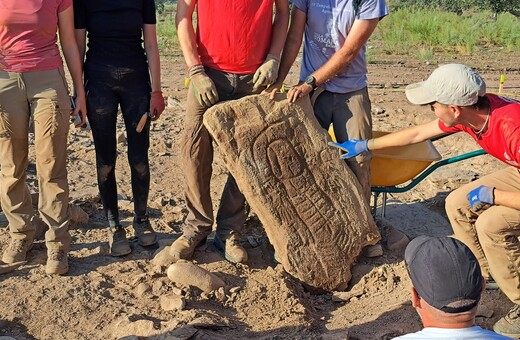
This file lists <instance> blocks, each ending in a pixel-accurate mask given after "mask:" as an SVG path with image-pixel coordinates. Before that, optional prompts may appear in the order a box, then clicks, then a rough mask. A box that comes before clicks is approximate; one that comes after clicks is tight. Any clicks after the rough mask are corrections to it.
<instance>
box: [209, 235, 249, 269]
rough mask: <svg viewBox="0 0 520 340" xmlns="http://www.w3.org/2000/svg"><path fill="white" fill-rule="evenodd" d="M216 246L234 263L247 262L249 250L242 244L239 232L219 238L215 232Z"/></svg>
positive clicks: (214, 242) (214, 241) (214, 240)
mask: <svg viewBox="0 0 520 340" xmlns="http://www.w3.org/2000/svg"><path fill="white" fill-rule="evenodd" d="M213 244H214V245H215V247H216V248H217V249H218V250H220V251H223V252H224V257H225V258H226V260H228V261H229V262H232V263H246V262H247V251H246V250H245V249H244V247H242V246H241V245H240V236H239V234H237V233H231V234H229V235H228V236H227V237H226V238H222V239H221V238H219V237H218V236H217V235H216V234H215V238H214V239H213Z"/></svg>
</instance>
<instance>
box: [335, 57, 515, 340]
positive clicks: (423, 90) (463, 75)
mask: <svg viewBox="0 0 520 340" xmlns="http://www.w3.org/2000/svg"><path fill="white" fill-rule="evenodd" d="M406 96H407V97H408V100H410V102H412V103H413V104H420V105H430V106H431V109H432V111H433V112H434V113H435V115H436V116H437V119H436V120H434V121H432V122H430V123H426V124H423V125H419V126H416V127H412V128H409V129H405V130H402V131H398V132H394V133H391V134H388V135H385V136H383V137H379V138H374V139H369V140H362V141H360V140H349V141H347V142H345V143H341V144H339V143H331V145H333V146H336V147H338V148H340V149H342V150H344V151H346V152H347V153H346V154H345V155H343V156H342V157H343V158H347V157H353V156H355V155H357V154H359V153H361V152H367V151H369V150H378V149H383V148H386V147H391V146H403V145H408V144H413V143H418V142H422V141H425V140H427V139H430V138H433V137H436V136H440V135H442V134H445V133H450V132H458V131H465V132H467V133H468V134H469V135H471V137H473V139H475V141H476V142H477V143H478V144H479V145H480V146H481V147H482V148H483V149H484V150H486V151H487V152H488V153H489V154H490V155H492V156H494V157H496V158H497V159H499V160H501V161H503V162H504V163H506V164H508V165H509V166H508V167H506V168H504V169H503V170H500V171H497V172H495V173H493V174H490V175H487V176H484V177H482V178H480V179H478V180H476V181H474V182H472V183H469V184H466V185H464V186H462V187H461V188H459V189H457V190H455V191H453V192H452V193H451V194H450V195H449V196H448V197H447V199H446V213H447V215H448V218H449V220H450V222H451V226H452V228H453V232H454V234H455V237H456V238H457V239H459V240H461V241H462V242H464V243H465V244H466V245H467V246H468V247H469V248H470V249H471V251H472V252H473V253H474V254H475V256H476V257H477V259H478V261H479V263H480V266H481V267H482V273H483V275H484V276H485V278H486V280H487V281H488V283H489V282H490V281H491V280H493V279H494V281H496V284H498V287H499V288H500V289H501V290H502V291H503V292H504V294H506V295H507V297H508V298H509V299H510V300H511V301H512V302H513V303H514V304H515V305H514V306H513V308H512V309H511V310H510V312H509V313H508V314H507V315H506V316H505V317H504V318H502V319H500V320H499V321H498V322H497V323H496V324H495V326H494V327H493V329H494V330H495V332H497V333H499V334H502V335H506V336H510V337H520V289H519V287H520V103H519V102H517V101H514V100H512V99H508V98H504V97H500V96H497V95H493V94H486V84H485V82H484V80H483V79H482V78H481V77H480V75H479V74H478V73H476V72H475V71H473V70H472V69H470V68H469V67H467V66H464V65H460V64H447V65H443V66H441V67H439V68H437V69H436V70H435V71H433V73H432V74H431V75H430V77H429V78H428V79H427V80H426V81H423V82H420V83H416V84H412V85H409V86H408V87H407V88H406Z"/></svg>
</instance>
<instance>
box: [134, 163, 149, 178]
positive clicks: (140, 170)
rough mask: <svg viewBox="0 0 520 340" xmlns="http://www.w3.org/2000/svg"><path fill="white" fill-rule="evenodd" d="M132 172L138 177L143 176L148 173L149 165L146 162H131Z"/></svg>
mask: <svg viewBox="0 0 520 340" xmlns="http://www.w3.org/2000/svg"><path fill="white" fill-rule="evenodd" d="M131 167H132V170H133V172H134V174H135V175H136V176H137V177H139V178H145V177H146V176H149V174H150V167H149V166H148V164H147V163H146V162H135V163H132V164H131Z"/></svg>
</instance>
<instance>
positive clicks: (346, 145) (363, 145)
mask: <svg viewBox="0 0 520 340" xmlns="http://www.w3.org/2000/svg"><path fill="white" fill-rule="evenodd" d="M329 145H330V146H334V147H337V148H339V149H341V150H343V151H346V152H347V153H345V154H343V155H341V158H342V159H347V158H351V157H356V156H357V155H359V154H360V153H363V152H368V139H364V140H357V139H351V140H348V141H346V142H343V143H336V142H329Z"/></svg>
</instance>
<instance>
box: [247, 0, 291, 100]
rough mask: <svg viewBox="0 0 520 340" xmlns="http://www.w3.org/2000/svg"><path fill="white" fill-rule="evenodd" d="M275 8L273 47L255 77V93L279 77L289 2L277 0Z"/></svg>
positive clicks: (272, 34)
mask: <svg viewBox="0 0 520 340" xmlns="http://www.w3.org/2000/svg"><path fill="white" fill-rule="evenodd" d="M275 8H276V11H275V17H274V21H273V30H272V32H271V46H270V48H269V52H268V54H267V57H266V59H265V61H264V63H263V64H262V65H260V67H259V68H258V69H257V70H256V72H255V74H254V76H253V83H254V87H253V92H256V91H257V90H258V88H260V87H262V86H268V85H270V84H272V83H274V82H275V81H276V79H277V77H278V69H279V67H280V54H281V53H282V48H283V45H284V43H285V38H286V37H287V26H288V25H289V2H288V1H287V0H275Z"/></svg>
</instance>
